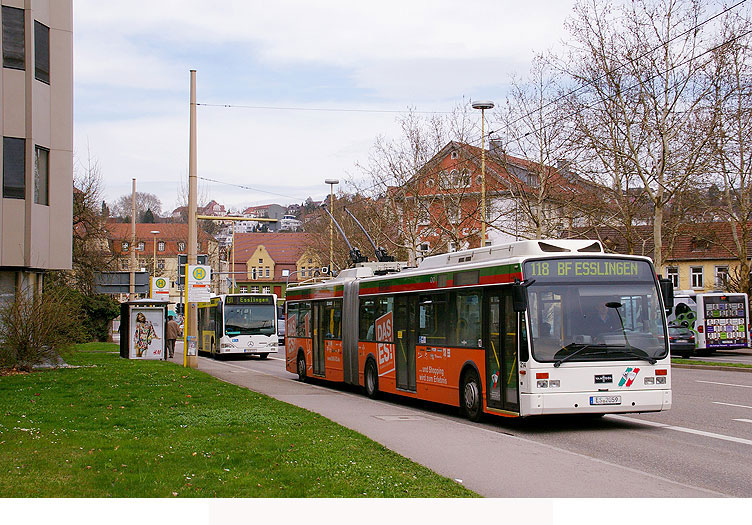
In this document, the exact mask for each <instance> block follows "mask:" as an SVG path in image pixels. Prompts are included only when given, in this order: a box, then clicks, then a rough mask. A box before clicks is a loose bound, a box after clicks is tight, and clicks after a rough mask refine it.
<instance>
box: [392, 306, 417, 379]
mask: <svg viewBox="0 0 752 525" xmlns="http://www.w3.org/2000/svg"><path fill="white" fill-rule="evenodd" d="M417 306H418V297H417V296H405V295H399V296H397V297H395V298H394V335H395V337H394V352H395V354H396V356H395V367H396V369H397V388H399V389H402V390H409V391H411V392H415V390H416V386H415V342H416V334H415V326H416V324H417V320H416V310H417Z"/></svg>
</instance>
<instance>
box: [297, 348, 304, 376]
mask: <svg viewBox="0 0 752 525" xmlns="http://www.w3.org/2000/svg"><path fill="white" fill-rule="evenodd" d="M297 369H298V381H305V380H306V364H305V357H304V356H303V354H302V353H300V354H298V364H297Z"/></svg>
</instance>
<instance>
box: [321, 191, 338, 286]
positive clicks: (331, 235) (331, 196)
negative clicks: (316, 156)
mask: <svg viewBox="0 0 752 525" xmlns="http://www.w3.org/2000/svg"><path fill="white" fill-rule="evenodd" d="M324 183H326V184H328V185H329V208H331V210H332V216H331V217H330V218H329V273H330V274H331V273H332V270H333V262H332V261H333V260H334V185H335V184H339V180H338V179H326V180H325V181H324Z"/></svg>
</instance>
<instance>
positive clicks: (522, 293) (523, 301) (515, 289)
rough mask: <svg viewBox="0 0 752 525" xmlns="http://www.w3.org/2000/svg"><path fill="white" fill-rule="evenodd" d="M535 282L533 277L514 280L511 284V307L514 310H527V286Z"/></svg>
mask: <svg viewBox="0 0 752 525" xmlns="http://www.w3.org/2000/svg"><path fill="white" fill-rule="evenodd" d="M534 282H535V279H532V280H527V279H526V280H524V281H520V280H519V279H515V280H514V284H513V285H512V308H513V309H514V311H515V312H525V311H527V287H528V286H530V285H531V284H533V283H534Z"/></svg>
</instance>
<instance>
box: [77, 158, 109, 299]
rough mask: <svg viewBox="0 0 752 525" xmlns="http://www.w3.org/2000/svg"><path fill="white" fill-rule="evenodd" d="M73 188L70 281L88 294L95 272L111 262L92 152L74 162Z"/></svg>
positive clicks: (100, 179) (98, 167) (91, 288)
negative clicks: (83, 159) (83, 158)
mask: <svg viewBox="0 0 752 525" xmlns="http://www.w3.org/2000/svg"><path fill="white" fill-rule="evenodd" d="M73 187H74V190H73V246H72V283H73V286H74V287H75V288H76V289H77V290H78V291H80V292H82V293H84V294H86V295H90V294H91V293H92V290H93V286H94V273H95V272H100V271H103V270H107V269H108V268H109V267H110V265H111V263H112V257H111V256H110V254H109V249H108V246H107V232H106V231H105V221H106V218H105V217H103V216H102V202H103V201H102V174H101V169H100V166H99V162H98V161H97V160H96V158H94V157H92V156H91V154H88V155H87V157H86V160H85V161H79V162H77V163H76V168H75V170H74V173H73Z"/></svg>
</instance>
